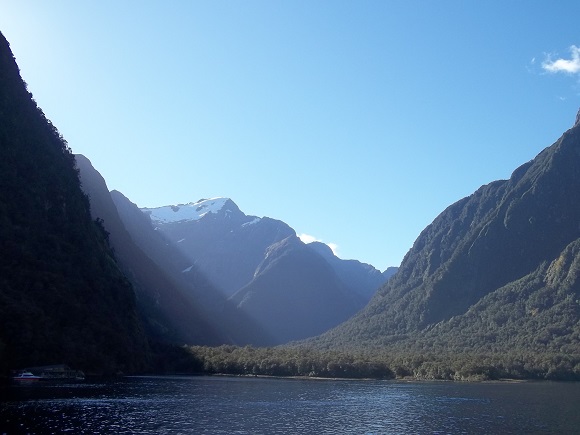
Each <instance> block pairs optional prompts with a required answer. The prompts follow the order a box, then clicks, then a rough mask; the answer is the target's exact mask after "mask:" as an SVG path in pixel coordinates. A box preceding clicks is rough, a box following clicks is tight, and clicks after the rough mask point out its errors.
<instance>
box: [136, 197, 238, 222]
mask: <svg viewBox="0 0 580 435" xmlns="http://www.w3.org/2000/svg"><path fill="white" fill-rule="evenodd" d="M221 210H224V211H225V212H226V213H227V212H230V213H236V212H239V208H238V207H237V205H236V204H235V203H234V202H233V201H232V200H231V199H229V198H222V197H217V198H210V199H200V200H199V201H197V202H190V203H188V204H177V205H166V206H162V207H154V208H143V209H142V211H143V212H144V213H147V214H148V215H149V216H151V220H152V221H154V222H157V223H163V224H167V223H173V222H187V221H197V220H199V219H201V218H203V217H204V216H205V215H207V214H209V213H213V214H215V213H219V212H220V211H221Z"/></svg>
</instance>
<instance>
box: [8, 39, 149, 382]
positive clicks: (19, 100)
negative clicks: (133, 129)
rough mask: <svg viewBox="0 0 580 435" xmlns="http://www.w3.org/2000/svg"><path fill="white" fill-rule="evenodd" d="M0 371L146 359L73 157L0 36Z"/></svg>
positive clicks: (129, 299) (120, 364)
mask: <svg viewBox="0 0 580 435" xmlns="http://www.w3.org/2000/svg"><path fill="white" fill-rule="evenodd" d="M0 255H1V259H2V261H0V368H1V369H2V370H6V369H9V368H18V367H22V366H30V365H46V364H55V363H66V364H69V365H70V366H72V367H74V368H78V369H83V370H87V371H89V372H101V373H111V372H117V371H120V370H122V371H134V370H138V369H141V368H142V367H144V366H145V364H146V363H147V358H148V346H147V342H146V338H145V335H144V333H143V331H142V329H141V326H140V323H139V320H138V317H137V312H136V305H135V295H134V293H133V289H132V287H131V285H130V284H129V282H128V281H127V279H126V278H125V277H124V275H123V274H122V273H121V272H120V270H119V268H118V266H117V263H116V262H115V260H114V258H113V255H112V252H111V250H110V248H109V245H108V241H107V234H106V233H105V231H104V229H103V227H102V225H100V224H99V223H98V222H95V221H93V220H92V219H91V216H90V212H89V202H88V199H87V198H86V196H85V195H84V194H83V192H82V191H81V188H80V184H79V179H78V174H77V171H76V169H75V167H74V157H73V155H72V154H71V152H70V150H69V148H68V146H67V143H66V142H65V140H64V139H63V138H62V137H61V136H60V134H59V133H58V131H57V129H56V128H55V127H54V126H53V125H52V124H51V122H50V121H49V120H48V119H47V118H46V116H45V115H44V114H43V112H42V110H40V108H38V107H37V105H36V103H35V101H34V100H33V98H32V95H31V94H30V93H29V92H28V91H27V89H26V85H25V83H24V82H23V80H22V79H21V77H20V73H19V70H18V66H17V65H16V62H15V60H14V57H13V55H12V52H11V50H10V46H9V44H8V42H7V41H6V39H5V38H4V36H3V35H1V34H0Z"/></svg>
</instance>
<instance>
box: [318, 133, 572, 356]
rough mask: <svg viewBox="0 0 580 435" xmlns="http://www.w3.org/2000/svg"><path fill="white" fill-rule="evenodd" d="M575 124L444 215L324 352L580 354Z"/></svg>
mask: <svg viewBox="0 0 580 435" xmlns="http://www.w3.org/2000/svg"><path fill="white" fill-rule="evenodd" d="M579 245H580V125H578V124H576V125H575V126H574V127H573V128H571V129H570V130H568V131H567V132H565V133H564V134H563V136H562V137H561V138H560V139H559V140H558V141H556V142H555V143H554V144H553V145H552V146H550V147H548V148H546V149H545V150H543V151H542V152H541V153H540V154H539V155H538V156H537V157H536V158H535V159H533V160H532V161H530V162H528V163H526V164H524V165H522V166H520V167H519V168H518V169H516V170H515V171H514V172H513V174H512V176H511V178H510V179H509V180H501V181H495V182H493V183H490V184H488V185H485V186H482V187H481V188H480V189H478V190H477V191H476V192H475V193H473V194H472V195H470V196H469V197H466V198H463V199H461V200H460V201H458V202H456V203H455V204H453V205H451V206H449V207H448V208H447V209H446V210H444V211H443V212H442V213H441V214H440V215H439V216H438V217H437V218H436V219H435V220H434V221H433V222H432V223H431V224H430V225H429V226H428V227H427V228H426V229H425V230H423V232H422V233H421V234H420V235H419V237H418V238H417V240H416V241H415V243H414V245H413V247H412V248H411V250H410V251H409V252H408V254H407V255H406V256H405V258H404V260H403V262H402V264H401V267H400V269H399V271H398V272H397V274H396V275H395V276H394V277H393V278H392V279H391V280H389V281H388V282H387V283H386V284H385V285H384V286H383V287H382V288H381V289H380V290H379V291H378V292H377V294H376V295H375V296H374V297H373V299H372V300H371V302H370V303H369V304H368V305H367V306H366V307H365V309H363V310H362V311H361V312H360V313H358V314H357V315H356V316H354V317H353V318H352V319H351V320H349V321H348V322H347V323H345V324H343V325H341V326H339V327H338V328H336V329H334V330H333V331H330V332H329V333H327V334H326V335H324V336H323V337H321V338H320V339H319V341H318V343H319V344H321V345H324V346H335V345H339V346H352V345H353V344H356V346H383V345H390V346H400V347H401V348H406V349H412V348H415V349H416V348H417V347H421V348H429V349H434V348H439V349H447V350H450V349H456V350H465V349H471V350H488V351H495V352H513V351H515V350H522V349H525V350H528V351H529V350H534V351H537V352H546V351H553V352H572V353H575V354H580V340H579V338H580V326H579V320H580V281H579V280H578V275H579V268H580V253H579V250H578V249H579Z"/></svg>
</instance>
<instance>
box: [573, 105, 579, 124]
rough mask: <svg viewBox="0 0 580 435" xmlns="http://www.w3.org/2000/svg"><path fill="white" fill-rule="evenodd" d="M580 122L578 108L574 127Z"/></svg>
mask: <svg viewBox="0 0 580 435" xmlns="http://www.w3.org/2000/svg"><path fill="white" fill-rule="evenodd" d="M578 124H580V109H578V113H576V122H575V123H574V127H576V126H577V125H578Z"/></svg>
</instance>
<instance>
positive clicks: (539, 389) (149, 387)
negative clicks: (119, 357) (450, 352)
mask: <svg viewBox="0 0 580 435" xmlns="http://www.w3.org/2000/svg"><path fill="white" fill-rule="evenodd" d="M578 404H580V384H578V383H551V382H543V383H533V382H530V383H480V384H468V383H452V382H440V383H435V382H432V383H430V382H421V383H405V382H395V381H334V380H296V379H264V378H230V377H137V378H124V379H120V380H116V381H111V382H98V383H88V382H87V383H82V384H69V385H65V384H52V385H51V384H39V385H36V386H28V387H27V386H21V387H10V388H8V387H3V388H2V389H0V434H4V433H7V434H13V433H14V434H17V433H63V432H64V433H66V432H68V433H74V434H77V433H81V434H82V433H87V434H89V433H90V434H93V433H118V434H129V433H131V434H134V433H138V434H163V433H171V434H174V433H196V434H198V433H211V434H273V433H280V434H282V433H283V434H308V433H313V434H337V433H340V434H349V433H352V434H409V433H432V434H446V433H452V434H457V433H466V434H489V433H494V434H501V433H518V434H519V433H527V434H531V433H577V431H579V430H580V416H579V415H578V414H579V413H578V412H577V407H578Z"/></svg>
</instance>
